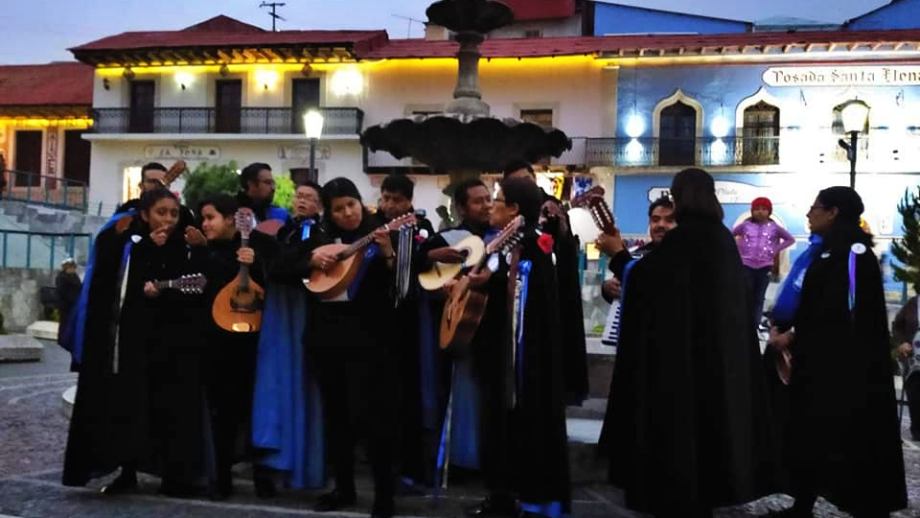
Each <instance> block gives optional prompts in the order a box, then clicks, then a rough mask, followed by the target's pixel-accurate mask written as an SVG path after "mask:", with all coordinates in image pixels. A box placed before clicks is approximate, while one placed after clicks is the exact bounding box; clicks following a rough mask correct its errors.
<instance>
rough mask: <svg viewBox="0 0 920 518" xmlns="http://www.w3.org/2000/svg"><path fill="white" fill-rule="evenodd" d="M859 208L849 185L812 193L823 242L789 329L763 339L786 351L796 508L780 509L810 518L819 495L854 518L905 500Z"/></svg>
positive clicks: (871, 260)
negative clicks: (814, 196) (768, 338)
mask: <svg viewBox="0 0 920 518" xmlns="http://www.w3.org/2000/svg"><path fill="white" fill-rule="evenodd" d="M863 210H864V206H863V202H862V199H861V198H860V196H859V194H857V193H856V191H855V190H853V189H851V188H849V187H830V188H827V189H824V190H822V191H821V192H819V193H818V196H817V198H816V199H815V201H814V203H813V205H812V206H811V208H810V209H809V211H808V224H809V227H810V228H811V232H812V233H813V234H815V235H817V236H819V237H820V240H819V241H818V247H817V249H816V250H815V253H814V254H812V255H811V256H810V263H808V264H807V265H806V269H805V271H804V279H803V282H802V285H801V292H800V293H799V295H798V297H796V298H794V299H792V301H791V304H792V305H793V306H794V308H793V314H794V317H793V319H792V327H791V328H790V329H788V330H786V331H780V330H779V329H778V328H773V329H771V332H770V334H771V337H770V340H769V344H770V345H771V346H772V347H774V348H776V349H778V350H780V351H782V350H788V351H789V352H790V353H791V355H792V371H791V377H790V382H789V389H790V397H789V401H790V416H789V424H788V430H787V433H786V436H787V440H786V448H785V449H786V451H785V452H784V454H785V455H784V460H785V461H786V464H785V466H784V468H785V469H787V470H788V471H789V474H790V476H789V478H790V480H789V481H788V482H787V483H788V485H789V489H788V490H787V491H786V492H788V493H789V494H791V495H792V496H793V497H795V505H794V506H793V507H792V508H790V509H787V510H785V511H782V512H781V513H779V515H780V516H791V517H806V516H812V514H811V513H812V508H813V506H814V504H815V501H816V500H817V498H818V497H819V496H822V497H824V498H825V499H827V500H829V501H830V502H831V503H833V504H834V505H836V506H837V507H839V508H841V509H842V510H844V511H846V512H848V513H850V514H852V515H853V516H854V517H856V518H864V517H866V518H868V517H880V516H888V513H889V512H891V511H895V510H898V509H902V508H904V507H906V505H907V493H906V486H905V480H904V459H903V454H902V451H901V433H900V430H899V426H898V419H897V409H896V402H895V397H894V384H893V383H892V375H893V369H892V363H891V356H890V354H889V352H890V342H889V335H888V318H887V310H886V306H885V297H884V292H883V289H882V276H881V271H880V269H879V265H878V261H877V260H876V258H875V254H874V253H873V252H872V237H871V236H870V235H869V234H867V233H866V232H865V231H864V230H862V229H861V228H860V226H859V218H860V215H861V214H862V213H863ZM779 309H780V310H781V312H786V310H787V308H779Z"/></svg>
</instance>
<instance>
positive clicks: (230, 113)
mask: <svg viewBox="0 0 920 518" xmlns="http://www.w3.org/2000/svg"><path fill="white" fill-rule="evenodd" d="M319 111H320V112H321V113H322V114H323V117H324V118H325V124H324V126H323V134H324V135H357V134H359V133H361V129H362V125H363V124H364V112H363V111H362V110H361V109H359V108H320V109H319ZM302 115H303V114H300V113H294V110H293V109H292V108H240V109H238V110H225V109H218V108H153V109H151V110H140V111H138V110H134V111H133V112H132V109H131V108H98V109H95V110H93V132H95V133H231V134H232V133H238V134H239V133H241V134H254V135H290V134H301V133H303V118H302Z"/></svg>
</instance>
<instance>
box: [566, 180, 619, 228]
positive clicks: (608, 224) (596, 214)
mask: <svg viewBox="0 0 920 518" xmlns="http://www.w3.org/2000/svg"><path fill="white" fill-rule="evenodd" d="M572 207H579V208H584V209H587V210H588V212H589V213H591V219H593V220H594V224H595V225H597V228H598V229H600V231H601V232H603V233H604V234H609V235H611V236H613V235H616V233H617V229H616V225H615V224H614V219H613V213H612V212H610V207H609V206H608V205H607V202H606V201H604V188H603V187H601V186H600V185H595V186H594V187H592V188H590V189H588V190H587V191H585V192H584V193H582V194H581V195H579V196H577V197H575V199H573V200H572Z"/></svg>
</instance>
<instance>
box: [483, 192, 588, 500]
mask: <svg viewBox="0 0 920 518" xmlns="http://www.w3.org/2000/svg"><path fill="white" fill-rule="evenodd" d="M542 202H543V197H542V193H541V191H540V188H539V187H537V185H536V184H535V183H534V182H532V181H530V180H527V179H522V178H508V179H505V180H503V181H502V183H501V190H500V191H499V192H498V193H497V194H496V198H495V203H494V206H493V208H492V215H491V218H490V221H491V224H492V226H493V227H494V228H502V227H504V226H505V225H507V224H508V223H509V222H511V221H512V220H513V219H514V218H515V217H517V216H519V215H520V216H523V218H524V227H523V228H522V231H521V232H522V238H521V241H520V245H519V246H520V248H519V250H518V251H517V252H514V253H513V254H509V255H507V256H505V257H504V258H500V261H502V262H504V264H503V265H502V266H501V267H500V268H498V269H497V271H496V272H495V273H493V274H492V276H491V278H490V279H489V282H490V283H492V282H494V281H495V280H500V281H501V282H500V283H499V284H500V285H501V288H502V289H504V290H505V291H506V297H504V298H503V302H505V304H506V306H505V308H506V309H505V313H504V317H505V318H504V322H503V327H502V332H501V335H500V337H499V339H497V340H494V341H493V343H492V347H491V348H490V350H489V351H482V352H480V355H481V356H482V357H483V358H484V360H486V361H487V362H488V364H489V366H490V368H489V369H488V370H487V371H485V372H483V374H482V375H483V377H484V382H483V431H484V435H483V466H484V468H487V469H488V470H491V473H488V472H487V473H486V475H487V478H486V482H487V489H488V490H489V492H490V495H489V498H488V499H486V500H485V501H484V502H483V503H482V504H480V506H479V507H477V508H474V509H472V510H471V511H472V512H471V513H469V514H471V515H473V516H488V515H505V516H508V515H512V514H511V513H509V512H508V509H506V508H503V507H502V506H501V505H499V504H501V502H502V500H503V499H504V498H506V497H507V496H506V495H503V494H502V491H508V494H509V495H512V496H513V497H514V498H516V500H517V505H518V509H519V512H520V516H560V515H564V514H567V513H570V512H571V509H570V508H571V498H570V493H571V489H570V482H569V465H568V443H567V438H566V427H565V397H566V396H565V393H566V391H565V380H564V376H565V372H564V364H563V361H562V358H563V354H564V350H563V334H562V327H561V325H560V316H559V311H558V307H559V299H558V291H557V284H556V268H555V266H554V265H553V260H552V254H553V244H554V243H553V238H552V236H551V235H550V234H548V233H541V232H539V231H538V230H537V224H538V218H539V214H540V206H541V205H542ZM509 258H510V261H509ZM497 259H498V258H497ZM490 302H491V300H490ZM509 309H510V311H509ZM486 361H483V362H482V363H483V364H485V363H486ZM489 444H491V446H489V447H487V445H489ZM490 454H491V455H498V456H499V458H497V459H491V460H490V462H489V463H486V461H487V459H486V456H487V455H490Z"/></svg>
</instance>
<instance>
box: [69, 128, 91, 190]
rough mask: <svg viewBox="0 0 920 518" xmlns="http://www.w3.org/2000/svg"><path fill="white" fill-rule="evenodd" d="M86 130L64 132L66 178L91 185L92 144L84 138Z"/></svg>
mask: <svg viewBox="0 0 920 518" xmlns="http://www.w3.org/2000/svg"><path fill="white" fill-rule="evenodd" d="M84 133H86V130H67V131H65V132H64V178H67V179H68V180H76V181H78V182H83V183H85V184H86V185H89V153H90V149H91V147H92V146H91V145H90V143H89V141H87V140H83V134H84Z"/></svg>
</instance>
